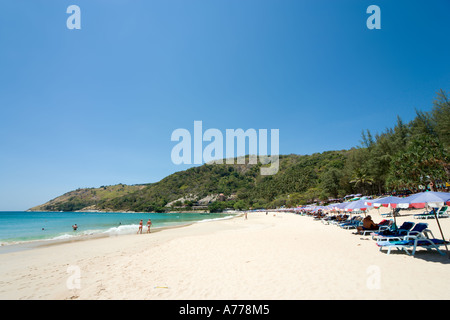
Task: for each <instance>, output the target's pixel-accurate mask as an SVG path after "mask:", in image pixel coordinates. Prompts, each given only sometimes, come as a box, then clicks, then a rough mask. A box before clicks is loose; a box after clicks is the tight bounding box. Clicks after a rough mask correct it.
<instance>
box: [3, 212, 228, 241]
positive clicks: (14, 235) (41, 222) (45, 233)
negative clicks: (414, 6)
mask: <svg viewBox="0 0 450 320" xmlns="http://www.w3.org/2000/svg"><path fill="white" fill-rule="evenodd" d="M230 217H232V215H231V214H218V213H216V214H214V213H211V214H199V213H116V212H114V213H112V212H108V213H103V212H24V211H12V212H8V211H3V212H0V245H2V246H4V245H9V244H17V243H24V242H33V241H37V240H63V239H73V238H74V237H80V236H87V235H105V236H115V235H122V234H132V233H136V232H137V231H138V226H139V221H140V220H141V219H142V220H143V225H144V227H143V233H145V232H146V231H147V226H146V223H147V220H148V219H151V221H152V229H154V228H161V227H168V226H177V225H183V224H188V223H192V222H201V221H207V220H211V219H228V218H230ZM74 224H77V225H78V229H77V230H76V231H74V230H73V228H72V225H74Z"/></svg>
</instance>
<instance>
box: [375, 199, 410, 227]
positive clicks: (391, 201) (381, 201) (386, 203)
mask: <svg viewBox="0 0 450 320" xmlns="http://www.w3.org/2000/svg"><path fill="white" fill-rule="evenodd" d="M404 202H405V200H404V199H403V198H400V197H395V196H388V197H384V198H379V199H375V200H369V201H367V204H369V205H374V204H380V205H382V206H384V207H387V206H391V208H396V207H397V205H398V204H399V203H404ZM392 215H393V216H394V223H395V224H397V221H396V219H395V214H394V212H393V213H392Z"/></svg>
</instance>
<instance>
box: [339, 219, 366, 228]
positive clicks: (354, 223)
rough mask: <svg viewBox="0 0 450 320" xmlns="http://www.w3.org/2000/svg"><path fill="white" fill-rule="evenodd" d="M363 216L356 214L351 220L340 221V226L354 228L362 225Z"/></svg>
mask: <svg viewBox="0 0 450 320" xmlns="http://www.w3.org/2000/svg"><path fill="white" fill-rule="evenodd" d="M361 221H362V217H361V216H355V217H353V218H351V219H350V220H349V221H346V222H342V223H339V224H338V226H339V227H341V228H342V229H347V230H348V229H354V228H356V227H358V226H359V225H361V223H362V222H361Z"/></svg>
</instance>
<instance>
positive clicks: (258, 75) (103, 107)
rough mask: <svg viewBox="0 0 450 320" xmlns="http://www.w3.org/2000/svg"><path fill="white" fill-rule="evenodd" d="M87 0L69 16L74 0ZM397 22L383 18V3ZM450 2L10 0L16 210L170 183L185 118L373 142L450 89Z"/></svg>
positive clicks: (4, 168) (4, 185)
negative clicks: (72, 23)
mask: <svg viewBox="0 0 450 320" xmlns="http://www.w3.org/2000/svg"><path fill="white" fill-rule="evenodd" d="M72 4H76V5H78V6H79V7H80V9H81V30H69V29H67V27H66V20H67V18H68V17H69V14H67V13H66V9H67V7H68V6H70V5H72ZM372 4H375V5H378V6H379V7H380V8H381V30H369V29H368V28H367V27H366V20H367V18H368V17H369V14H367V13H366V9H367V7H368V6H369V5H372ZM449 13H450V2H449V1H447V0H435V1H392V0H389V1H384V0H371V1H365V0H340V1H335V0H320V1H313V0H307V1H304V0H281V1H280V0H127V1H125V0H122V1H118V0H116V1H113V0H108V1H107V0H85V1H82V0H71V1H64V0H53V1H51V0H46V1H36V0H23V1H16V0H4V1H2V2H1V3H0V210H25V209H28V208H30V207H32V206H34V205H37V204H41V203H43V202H45V201H48V200H50V199H52V198H54V197H57V196H59V195H61V194H63V193H65V192H68V191H71V190H73V189H76V188H79V187H99V186H101V185H110V184H117V183H126V184H136V183H147V182H156V181H159V180H160V179H162V178H164V177H165V176H167V175H169V174H171V173H173V172H175V171H179V170H183V169H185V168H187V167H188V166H183V165H181V166H176V165H174V164H173V163H172V161H171V158H170V154H171V150H172V148H173V147H174V145H175V144H176V143H175V142H172V141H170V136H171V133H172V132H173V131H174V130H175V129H177V128H186V129H188V130H193V124H194V121H195V120H201V121H203V128H204V130H206V129H208V128H217V129H219V130H222V132H225V129H237V128H242V129H244V130H246V129H249V128H254V129H279V130H280V153H281V154H290V153H295V154H311V153H314V152H322V151H326V150H338V149H347V148H351V147H353V146H356V145H358V144H359V141H360V137H361V131H362V130H363V129H369V130H371V131H372V132H373V133H376V132H381V131H383V130H384V129H385V128H387V127H392V126H393V125H394V124H395V121H396V116H397V115H399V116H401V117H402V119H403V120H404V121H409V120H411V119H412V118H413V117H414V115H415V109H420V110H423V111H428V110H430V109H431V106H432V101H433V99H434V97H435V94H436V91H438V90H439V89H440V88H442V89H444V90H450V63H449V55H448V53H449V52H450V42H449V41H448V39H449V34H450V23H449V21H448V15H449Z"/></svg>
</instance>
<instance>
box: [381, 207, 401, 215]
mask: <svg viewBox="0 0 450 320" xmlns="http://www.w3.org/2000/svg"><path fill="white" fill-rule="evenodd" d="M399 212H400V208H395V209H394V216H396V217H398V216H399V215H400V213H399ZM381 216H383V217H392V211H390V212H388V213H382V214H381Z"/></svg>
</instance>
